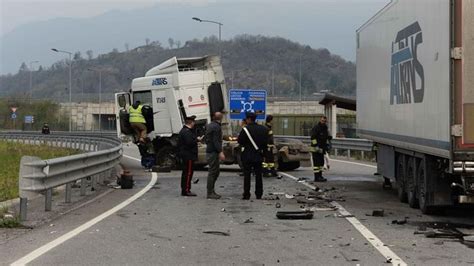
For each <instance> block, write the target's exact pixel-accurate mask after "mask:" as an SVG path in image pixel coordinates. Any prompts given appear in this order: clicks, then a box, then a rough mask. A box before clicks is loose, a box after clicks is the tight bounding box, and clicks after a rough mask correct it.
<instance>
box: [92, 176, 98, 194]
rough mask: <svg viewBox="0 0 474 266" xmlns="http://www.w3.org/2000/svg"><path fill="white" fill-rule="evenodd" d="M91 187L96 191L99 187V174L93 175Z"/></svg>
mask: <svg viewBox="0 0 474 266" xmlns="http://www.w3.org/2000/svg"><path fill="white" fill-rule="evenodd" d="M91 187H92V191H95V190H96V188H97V175H94V176H91Z"/></svg>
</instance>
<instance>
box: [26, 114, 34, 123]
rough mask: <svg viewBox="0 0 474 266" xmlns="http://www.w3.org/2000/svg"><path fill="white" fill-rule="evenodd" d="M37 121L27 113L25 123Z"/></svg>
mask: <svg viewBox="0 0 474 266" xmlns="http://www.w3.org/2000/svg"><path fill="white" fill-rule="evenodd" d="M34 121H35V119H34V117H33V116H32V115H25V124H33V122H34Z"/></svg>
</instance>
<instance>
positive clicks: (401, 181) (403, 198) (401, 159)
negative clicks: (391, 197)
mask: <svg viewBox="0 0 474 266" xmlns="http://www.w3.org/2000/svg"><path fill="white" fill-rule="evenodd" d="M405 182H406V164H405V155H403V154H400V155H399V156H398V159H397V190H398V199H399V200H400V202H404V203H406V202H408V195H407V192H406V184H405Z"/></svg>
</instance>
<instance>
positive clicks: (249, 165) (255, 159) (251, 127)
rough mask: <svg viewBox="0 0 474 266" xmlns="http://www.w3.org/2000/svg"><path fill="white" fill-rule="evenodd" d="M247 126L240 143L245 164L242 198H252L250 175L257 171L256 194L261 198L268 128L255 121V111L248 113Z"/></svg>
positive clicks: (242, 132)
mask: <svg viewBox="0 0 474 266" xmlns="http://www.w3.org/2000/svg"><path fill="white" fill-rule="evenodd" d="M246 117H247V126H246V127H244V128H242V131H240V134H239V140H238V141H239V144H240V146H242V155H241V159H242V164H243V166H244V194H243V197H242V199H243V200H248V199H250V176H251V174H252V170H253V172H254V173H255V196H256V197H257V199H261V198H262V195H263V182H262V162H263V152H264V150H265V149H267V144H268V129H267V128H265V127H264V126H261V125H258V124H257V123H255V120H256V119H257V116H256V115H255V113H247V114H246Z"/></svg>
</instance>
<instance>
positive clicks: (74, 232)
mask: <svg viewBox="0 0 474 266" xmlns="http://www.w3.org/2000/svg"><path fill="white" fill-rule="evenodd" d="M127 157H129V156H127ZM130 158H133V157H130ZM133 159H136V158H133ZM136 160H138V159H136ZM157 179H158V174H157V173H152V174H151V180H150V183H148V185H147V186H146V187H144V188H143V189H142V190H140V191H139V192H137V193H136V194H135V195H133V196H132V197H130V198H128V199H127V200H125V201H124V202H122V203H120V204H119V205H117V206H115V207H113V208H112V209H110V210H108V211H106V212H104V213H103V214H101V215H99V216H97V217H95V218H94V219H92V220H90V221H88V222H86V223H84V224H82V225H80V226H79V227H77V228H76V229H74V230H72V231H69V232H68V233H66V234H64V235H62V236H60V237H58V238H56V239H55V240H53V241H51V242H49V243H47V244H45V245H43V246H41V247H39V248H37V249H36V250H34V251H32V252H31V253H29V254H28V255H26V256H24V257H23V258H21V259H19V260H17V261H15V262H13V263H12V264H11V265H12V266H15V265H26V264H27V263H30V262H32V261H33V260H35V259H37V258H38V257H40V256H42V255H44V254H45V253H47V252H49V251H50V250H52V249H53V248H55V247H57V246H59V245H61V244H62V243H64V242H66V241H68V240H69V239H71V238H73V237H75V236H77V235H78V234H80V233H81V232H83V231H84V230H87V229H88V228H90V227H92V226H93V225H95V224H97V223H98V222H100V221H102V220H104V219H105V218H107V217H109V216H110V215H112V214H114V213H116V212H117V211H119V210H121V209H123V208H125V207H126V206H127V205H129V204H130V203H132V202H134V201H135V200H137V199H138V198H140V197H141V196H143V195H144V194H145V193H146V192H148V190H150V189H151V188H152V187H153V186H154V185H155V183H156V181H157Z"/></svg>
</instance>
